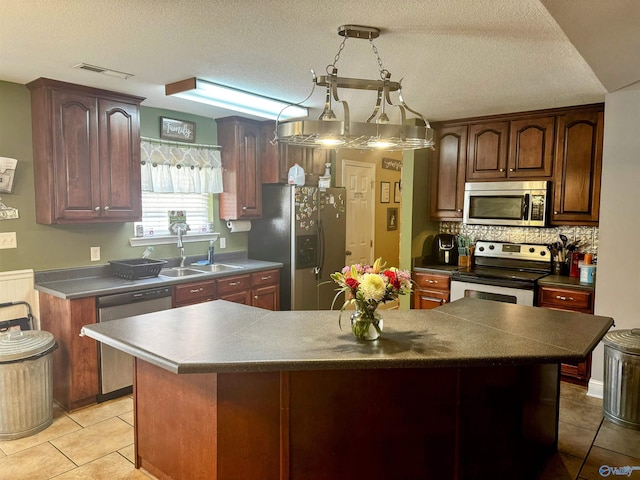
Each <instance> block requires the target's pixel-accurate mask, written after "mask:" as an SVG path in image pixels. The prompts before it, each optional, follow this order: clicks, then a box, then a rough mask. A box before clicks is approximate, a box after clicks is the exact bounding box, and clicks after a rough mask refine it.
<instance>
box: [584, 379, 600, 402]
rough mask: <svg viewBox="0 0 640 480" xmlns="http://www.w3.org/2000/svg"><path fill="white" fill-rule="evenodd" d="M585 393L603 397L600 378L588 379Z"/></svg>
mask: <svg viewBox="0 0 640 480" xmlns="http://www.w3.org/2000/svg"><path fill="white" fill-rule="evenodd" d="M587 395H588V396H589V397H595V398H602V397H604V382H602V381H600V380H593V379H591V380H589V387H588V389H587Z"/></svg>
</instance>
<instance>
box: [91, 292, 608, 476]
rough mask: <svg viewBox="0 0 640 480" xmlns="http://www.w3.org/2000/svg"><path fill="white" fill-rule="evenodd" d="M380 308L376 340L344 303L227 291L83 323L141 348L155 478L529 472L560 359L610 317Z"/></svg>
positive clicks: (542, 438) (548, 441)
mask: <svg viewBox="0 0 640 480" xmlns="http://www.w3.org/2000/svg"><path fill="white" fill-rule="evenodd" d="M383 314H384V319H385V328H384V332H383V337H382V338H381V339H380V340H378V341H375V342H358V341H357V340H355V338H354V337H353V336H352V334H351V332H350V331H348V330H347V329H344V330H342V331H341V330H340V329H339V328H338V325H337V317H338V312H335V311H316V312H307V311H305V312H296V311H293V312H270V311H266V310H261V309H256V308H253V307H247V306H243V305H236V304H233V303H229V302H225V301H214V302H209V303H204V304H198V305H193V306H189V307H184V308H179V309H173V310H167V311H163V312H157V313H152V314H146V315H140V316H136V317H130V318H128V319H122V320H114V321H111V322H106V323H102V324H96V325H88V326H85V327H83V330H82V333H83V334H85V335H87V336H89V337H92V338H94V339H96V340H98V341H102V342H105V343H107V344H109V345H111V346H113V347H115V348H119V349H121V350H123V351H125V352H127V353H130V354H132V355H134V356H135V357H136V361H135V379H134V404H135V435H136V437H135V438H136V442H135V455H136V466H137V467H141V468H144V469H145V470H147V471H149V472H150V473H152V474H154V475H155V476H157V477H158V478H161V479H164V478H174V479H179V478H185V479H198V478H202V479H231V478H238V479H243V480H244V479H259V480H267V479H305V480H309V479H342V478H344V479H356V478H367V479H390V478H402V479H426V478H437V479H445V478H452V479H456V478H460V479H463V478H473V479H475V478H535V476H536V475H537V473H538V472H539V471H541V469H542V468H543V467H544V464H545V462H546V460H547V459H548V458H549V457H550V456H551V455H552V454H553V453H554V452H555V451H556V448H557V433H558V408H559V406H558V401H559V400H558V399H559V364H560V363H561V362H565V361H579V360H581V359H584V358H585V357H586V356H587V355H588V354H589V352H591V350H593V348H594V347H595V346H596V345H597V343H598V342H599V341H600V339H601V338H602V337H603V336H604V334H605V333H606V332H607V330H608V329H609V328H610V326H611V325H612V324H613V321H612V320H611V319H610V318H607V317H598V316H593V315H585V314H577V313H568V312H556V311H553V310H547V309H541V308H534V307H524V306H519V305H511V304H504V303H498V302H490V301H485V300H476V299H462V300H459V301H456V302H453V303H451V304H448V305H446V306H444V307H441V308H439V309H435V310H410V311H385V312H383ZM347 321H348V319H347ZM344 323H345V322H343V324H344Z"/></svg>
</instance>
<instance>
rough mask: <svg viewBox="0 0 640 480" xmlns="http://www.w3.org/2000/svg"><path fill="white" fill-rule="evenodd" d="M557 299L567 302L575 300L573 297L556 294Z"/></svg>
mask: <svg viewBox="0 0 640 480" xmlns="http://www.w3.org/2000/svg"><path fill="white" fill-rule="evenodd" d="M556 299H557V300H563V301H565V302H573V297H564V296H562V295H556Z"/></svg>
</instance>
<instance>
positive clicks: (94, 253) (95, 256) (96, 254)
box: [91, 247, 100, 262]
mask: <svg viewBox="0 0 640 480" xmlns="http://www.w3.org/2000/svg"><path fill="white" fill-rule="evenodd" d="M98 260H100V247H91V261H92V262H97V261H98Z"/></svg>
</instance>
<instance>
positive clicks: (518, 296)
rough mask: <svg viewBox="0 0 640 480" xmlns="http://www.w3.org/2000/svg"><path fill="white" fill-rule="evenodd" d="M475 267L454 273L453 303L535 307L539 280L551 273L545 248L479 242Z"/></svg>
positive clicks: (549, 259) (526, 244) (452, 282)
mask: <svg viewBox="0 0 640 480" xmlns="http://www.w3.org/2000/svg"><path fill="white" fill-rule="evenodd" d="M474 259H475V265H474V266H473V267H471V268H468V269H464V268H461V269H460V270H458V271H456V272H454V273H453V275H452V277H451V301H454V300H458V299H460V298H463V297H474V298H481V299H486V300H495V301H498V302H507V303H517V304H520V305H530V306H533V305H534V301H535V292H536V286H537V281H538V280H539V279H540V278H542V277H544V276H546V275H548V274H549V273H550V272H551V265H552V263H551V253H550V251H549V249H548V248H547V246H546V245H540V244H529V243H506V242H493V241H486V240H479V241H477V242H476V248H475V252H474Z"/></svg>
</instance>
